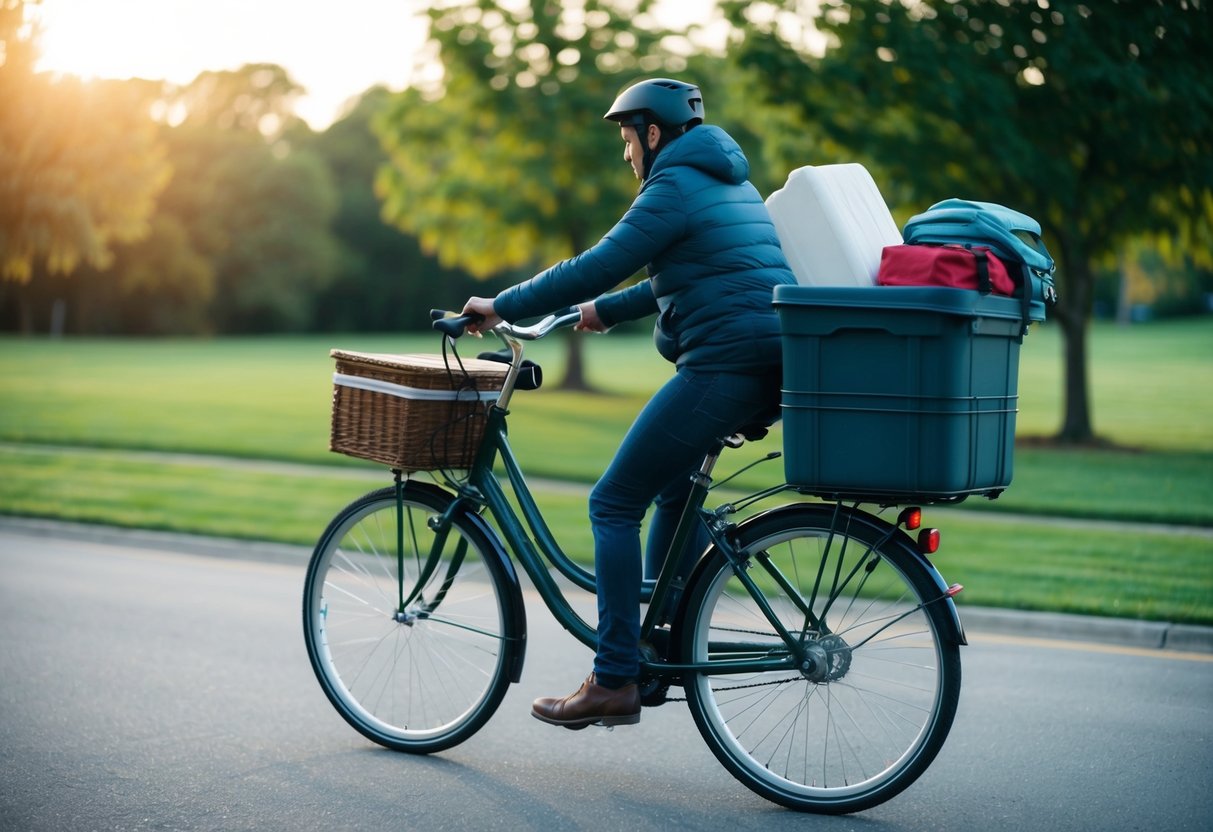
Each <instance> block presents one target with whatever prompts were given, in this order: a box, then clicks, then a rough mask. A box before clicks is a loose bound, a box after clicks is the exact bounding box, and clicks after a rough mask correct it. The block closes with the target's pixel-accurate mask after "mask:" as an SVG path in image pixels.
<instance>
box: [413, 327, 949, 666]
mask: <svg viewBox="0 0 1213 832" xmlns="http://www.w3.org/2000/svg"><path fill="white" fill-rule="evenodd" d="M568 322H570V317H569V316H565V317H564V318H559V317H558V316H551V317H549V318H548V319H546V320H545V321H543V322H541V323H540V324H537V325H535V326H534V327H531V328H517V327H510V326H508V325H506V326H504V327H500V328H499V330H500V329H505V330H506V331H505V332H504V333H502V332H500V331H499V332H498V335H499V336H500V337H501V339H502V340H503V341H504V342H505V343H506V345H507V346H508V347H509V348H510V350H511V354H512V360H511V362H510V369H509V371H508V372H507V375H506V379H505V381H504V383H503V386H502V392H501V395H500V397H499V398H498V400H497V402H496V403H495V404H494V405H491V406H490V407H489V409H488V412H487V416H486V426H485V431H484V437H483V439H482V440H481V444H480V447H479V449H478V451H477V453H476V456H475V460H474V462H473V464H472V466H471V469H470V470H469V472H468V476H467V479H466V481H463V482H455V481H448V485H449V486H451V487H452V488H454V489H455V491H456V492H457V494H458V496H457V498H456V500H455V501H454V502H453V503H452V505H451V506H450V507H449V508H448V510H447V512H446V514H445V515H444V517H442V518H439V519H438V521H437V525H435V527H434V530H435V531H436V532H438V534H437V535H436V536H435V540H434V544H433V545H434V548H433V551H432V552H431V557H430V560H431V562H433V563H436V562H437V560H438V558H439V556H440V555H441V550H442V547H443V546H444V545H445V541H446V535H445V527H446V526H447V525H449V518H450V517H451V516H453V515H454V513H455V512H457V511H461V510H466V511H470V512H472V513H479V512H480V511H481V510H482V509H487V510H488V512H489V513H490V514H491V515H492V517H493V519H494V520H495V521H496V523H497V526H498V529H499V530H500V533H501V536H502V538H503V539H504V542H505V548H506V549H507V552H512V553H513V556H514V557H515V558H517V560H518V561H519V562H520V563H521V564H522V567H523V569H524V570H525V571H526V573H527V575H528V576H529V577H530V579H531V581H532V582H533V584H534V586H535V588H536V589H537V591H538V592H539V595H540V597H541V598H542V599H543V601H544V604H545V605H546V606H547V608H548V610H549V611H550V612H551V613H552V615H553V616H555V618H556V620H557V621H558V622H559V623H560V624H561V625H562V626H563V627H564V628H565V629H566V630H568V631H569V632H570V633H571V634H572V635H573V636H574V637H575V638H576V639H577V640H578V641H580V642H581V643H582V644H585V645H586V646H587V647H589V648H590V649H595V648H596V647H597V642H598V635H597V631H596V629H595V628H594V627H592V626H590V625H589V624H588V623H587V622H586V621H585V620H584V619H583V618H582V617H581V616H580V615H578V613H577V612H576V610H574V609H573V607H572V605H571V604H570V603H569V601H568V599H567V598H566V597H565V595H564V592H563V591H562V590H561V588H560V587H559V586H558V585H557V583H556V580H555V579H554V578H553V577H552V575H551V574H550V573H549V571H548V569H547V564H550V565H551V566H553V567H555V569H556V570H557V571H558V572H559V573H560V574H561V575H563V576H564V577H565V578H567V579H568V580H569V581H570V582H571V583H573V584H574V585H575V586H577V587H579V588H580V589H582V590H585V591H588V592H593V591H595V588H596V585H595V578H594V575H593V574H592V573H591V572H589V571H588V570H586V569H584V568H583V567H581V566H579V565H578V564H576V563H575V562H573V560H572V559H571V558H569V557H568V555H567V554H565V552H564V551H563V549H562V548H561V547H560V544H559V543H558V541H557V540H556V539H555V536H554V535H553V534H552V532H551V529H550V528H549V527H548V525H547V523H546V521H545V520H544V518H543V515H542V512H541V511H540V509H539V507H538V505H537V504H536V502H535V499H534V497H533V495H532V493H531V491H530V489H529V487H528V486H527V483H526V479H525V476H524V475H523V472H522V468H521V466H520V464H519V462H518V459H517V457H516V456H515V454H514V451H513V449H512V448H511V446H510V442H509V438H508V433H507V429H506V418H507V416H508V415H509V410H508V407H509V402H510V399H511V397H512V394H513V392H514V387H515V382H516V381H517V377H518V373H519V368H520V366H521V359H522V344H521V342H520V338H525V339H526V340H530V339H531V338H536V337H541V335H542V334H546V333H547V332H548V331H551V329H554V328H556V327H557V326H560V325H561V324H562V323H568ZM537 332H538V334H536V333H537ZM449 337H453V336H449ZM730 444H732V445H734V446H737V445H740V441H738V442H736V443H733V442H730V441H727V440H725V439H722V440H721V441H720V442H718V443H717V445H716V447H714V448H713V449H712V450H711V451H710V452H709V453H708V454H707V455H706V456H705V458H704V462H703V464H702V466H701V467H700V469H699V470H698V471H697V472H696V473H695V474H694V475H693V477H692V489H691V492H690V496H689V498H688V500H687V503H686V505H685V506H684V507H683V512H682V515H681V517H680V519H679V522H678V525H677V528H676V531H675V534H674V538H673V540H672V542H671V546H670V549H669V551H668V552H667V554H666V557H665V561H664V565H663V567H662V570H661V573H660V575H659V576H658V577H657V578H656V580H655V581H654V582H652V583H650V582H649V581H646V582H645V585H644V587H643V588H642V592H641V600H642V602H644V601H647V602H648V604H649V607H648V611H647V613H646V615H645V617H644V619H643V621H642V624H641V629H640V638H641V642H642V643H645V642H651V640H652V638H653V635H654V633H655V632H656V631H657V629H658V628H660V627H661V626H662V625H665V624H670V623H672V622H674V621H675V620H677V618H678V615H679V609H678V602H679V601H680V599H681V597H682V595H683V591H684V590H685V589H686V587H687V586H688V585H689V582H690V579H691V577H692V573H693V570H694V567H695V566H696V564H697V562H698V560H699V556H700V555H702V554H703V553H702V552H690V551H687V547H686V544H687V541H688V540H689V539H690V538H691V534H692V531H693V530H694V529H695V527H696V524H702V525H703V526H704V527H705V528H706V530H707V534H708V537H709V540H710V541H711V544H712V545H714V546H715V547H716V548H718V549H719V550H721V551H722V552H723V553H724V554H725V556H726V557H727V558H728V559H729V561H730V562H731V563H733V564H734V572H735V574H736V576H737V578H738V580H739V581H740V583H741V584H742V585H743V586H744V587H745V588H746V590H747V591H748V593H749V594H750V595H751V596H752V598H753V600H754V602H755V603H756V604H757V606H758V608H759V609H760V610H761V611H762V613H763V615H764V617H766V618H767V619H768V621H769V622H770V624H771V626H772V627H773V628H774V629H775V631H776V632H777V633H778V634H779V636H780V638H781V639H782V640H783V642H784V644H785V645H786V647H787V652H786V654H782V655H777V656H772V654H771V652H770V649H769V648H770V645H769V644H768V645H765V646H764V647H763V649H762V650H761V651H760V655H759V654H758V653H756V651H754V650H753V648H752V646H751V645H747V644H745V643H737V644H733V645H730V646H731V648H732V650H733V651H735V652H736V653H737V654H738V655H739V656H742V657H744V658H738V659H736V660H725V661H721V660H719V659H717V660H714V661H712V662H711V664H710V668H709V665H708V664H706V663H689V664H688V663H682V662H672V661H667V660H665V659H666V657H657V658H658V659H660V660H658V661H650V660H648V659H647V657H643V656H642V661H641V668H642V672H644V673H646V674H648V675H649V676H656V677H659V678H662V677H664V678H669V677H677V676H678V675H679V674H682V673H685V672H694V671H704V670H708V669H710V670H711V672H712V673H713V674H721V673H747V672H749V673H753V672H767V671H771V670H784V669H786V670H800V671H803V670H806V668H808V667H810V666H811V665H812V664H813V659H812V657H810V656H808V655H806V654H805V651H804V648H803V645H804V635H803V632H802V633H801V635H797V634H794V633H792V632H789V631H788V630H787V629H786V628H785V627H784V626H783V624H782V623H781V622H780V620H779V616H778V615H777V614H776V613H775V612H774V611H773V610H772V609H771V608H770V607H769V605H768V603H767V601H766V598H765V596H764V593H763V592H762V590H761V589H759V588H758V586H757V585H756V583H755V582H754V579H753V578H752V577H751V576H750V575H749V574H748V572H747V570H746V569H745V568H743V563H744V562H745V561H746V559H747V556H746V555H745V554H743V553H741V552H739V551H738V550H737V548H736V547H735V546H734V545H733V542H732V540H731V539H730V538H731V534H730V532H731V530H733V529H735V528H736V524H734V523H732V522H731V521H730V520H729V519H728V515H731V514H733V513H735V512H736V511H737V510H738V508H739V507H746V506H749V505H752V504H754V503H756V502H758V501H760V500H762V499H765V498H767V497H770V496H772V495H774V494H778V493H781V492H783V491H785V490H787V489H788V488H789V486H787V485H786V484H781V485H779V486H777V487H774V488H770V489H766V490H764V491H760V492H757V493H755V494H751V495H749V496H747V497H745V498H743V499H741V500H740V501H738V502H737V503H729V504H726V505H723V506H721V507H720V508H718V509H716V510H708V509H705V508H704V504H705V501H706V498H707V494H708V491H709V489H710V486H711V482H712V479H711V474H712V471H713V468H714V466H715V464H716V461H717V459H718V457H719V455H720V453H721V452H722V451H723V448H724V447H726V445H730ZM498 462H500V464H501V467H502V468H503V469H504V472H505V480H506V481H508V482H509V484H510V488H511V491H512V492H513V495H514V498H515V500H516V501H517V503H518V507H519V511H520V512H521V516H519V512H516V511H515V510H514V508H513V506H511V505H510V502H509V500H508V497H507V495H506V492H505V490H504V488H503V484H502V480H501V479H500V478H499V477H498V475H497V474H496V473H495V471H494V467H495V465H496V464H497V463H498ZM837 508H839V509H840V508H841V504H838V505H837ZM528 532H529V534H528ZM896 532H897V527H896V526H892V525H890V526H889V528H888V535H889V536H891V535H893V534H895V533H896ZM401 534H403V531H401ZM532 539H533V540H534V543H532ZM875 548H876V547H873V549H875ZM675 553H678V554H677V556H676V555H675ZM869 554H870V552H869ZM507 556H508V555H507ZM460 559H461V558H458V557H457V558H456V559H455V561H456V564H457V563H458V561H459V560H460ZM754 561H755V562H756V563H757V564H758V566H759V567H760V568H761V569H762V571H763V572H764V573H765V574H767V575H768V576H769V577H770V578H771V579H772V580H773V581H775V582H776V583H777V584H780V585H782V586H785V587H786V586H787V585H788V584H787V579H786V577H785V576H783V575H782V574H780V573H779V571H778V570H777V569H775V568H774V567H773V566H772V565H771V564H770V563H769V562H767V560H766V559H764V558H762V557H757V558H755V559H754ZM923 561H924V562H926V561H925V558H923ZM926 565H927V566H928V567H929V568H930V570H931V571H932V572H933V573H934V574H935V575H936V576H937V583H938V585H939V587H940V591H941V592H940V600H944V601H946V603H947V604H948V605H949V606H951V598H950V597H948V596H947V595H946V594H945V592H946V589H947V587H946V585H945V584H943V581H942V578H941V577H938V572H936V571H935V570H934V567H932V566H930V564H929V562H926ZM431 568H432V567H431ZM455 568H457V567H455ZM851 577H853V576H851ZM847 580H848V581H849V580H850V577H848V579H847ZM811 603H812V601H810V604H809V605H803V606H802V607H801V610H800V611H801V612H802V613H803V614H804V624H803V627H802V628H801V629H802V630H803V631H806V632H807V631H817V630H819V629H820V627H821V625H820V623H819V622H818V619H817V617H816V616H815V615H814V614H813V612H812V608H811ZM952 617H953V618H954V619H955V620H956V623H957V630H956V631H957V633H958V634H959V633H961V632H962V631H960V629H959V620H958V618H956V616H955V608H954V607H952ZM958 641H960V643H963V635H959V638H958Z"/></svg>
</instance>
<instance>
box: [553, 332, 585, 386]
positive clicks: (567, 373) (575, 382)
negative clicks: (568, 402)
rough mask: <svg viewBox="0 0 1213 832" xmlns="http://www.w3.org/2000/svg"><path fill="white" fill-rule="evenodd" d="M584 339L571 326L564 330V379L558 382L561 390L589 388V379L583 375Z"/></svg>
mask: <svg viewBox="0 0 1213 832" xmlns="http://www.w3.org/2000/svg"><path fill="white" fill-rule="evenodd" d="M584 344H585V339H584V338H582V337H581V333H579V332H575V331H573V330H572V329H571V328H570V329H568V330H567V331H566V332H565V345H566V350H565V358H566V361H565V369H564V380H563V381H561V382H560V389H561V390H578V391H588V390H590V389H591V388H590V383H589V380H588V379H587V378H586V375H585V350H584V349H583V346H584Z"/></svg>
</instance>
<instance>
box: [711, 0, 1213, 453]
mask: <svg viewBox="0 0 1213 832" xmlns="http://www.w3.org/2000/svg"><path fill="white" fill-rule="evenodd" d="M724 5H725V7H726V9H727V11H728V12H729V14H730V16H731V18H732V20H733V21H734V22H735V23H736V24H738V26H737V28H736V30H735V40H736V43H735V49H734V51H733V57H734V58H735V59H736V60H737V61H739V62H740V63H741V64H742V65H743V66H745V67H746V68H747V69H748V70H751V71H757V72H759V73H760V74H761V76H762V77H763V78H764V81H765V83H764V84H763V86H762V94H763V96H764V97H765V98H766V100H768V101H770V102H778V103H780V104H786V102H789V101H794V102H798V103H799V105H800V107H801V111H802V114H803V117H804V119H805V121H806V123H808V124H812V125H814V129H812V130H811V131H809V130H806V135H817V136H820V137H825V138H828V139H830V140H832V141H835V142H837V143H838V144H839V145H841V146H843V147H848V148H851V149H852V150H853V151H854V152H856V153H859V154H860V155H862V156H863V157H865V158H866V159H867V160H870V162H871V163H872V164H873V165H874V166H875V167H877V168H879V169H880V170H881V171H882V173H883V177H884V178H887V180H888V181H890V182H891V183H892V192H893V193H894V194H896V196H897V198H903V195H906V196H910V197H911V198H912V199H913V201H914V202H915V203H917V206H916V207H917V209H918V210H921V209H922V208H925V207H926V204H929V203H930V202H934V201H936V200H937V199H940V198H943V197H947V196H963V197H970V198H979V199H985V200H987V201H991V202H1001V203H1004V204H1007V205H1009V206H1011V207H1014V208H1017V209H1019V210H1022V211H1024V212H1025V213H1028V214H1030V215H1032V216H1034V217H1035V218H1036V219H1038V220H1039V221H1040V222H1041V224H1042V226H1043V227H1044V229H1045V232H1046V240H1047V241H1048V243H1049V246H1050V249H1051V251H1052V252H1053V254H1054V255H1055V256H1056V258H1057V260H1058V263H1059V267H1058V290H1059V293H1060V295H1061V303H1060V305H1059V307H1058V308H1057V309H1056V310H1055V313H1054V317H1056V318H1057V320H1058V321H1059V322H1060V324H1061V327H1062V330H1063V333H1064V339H1063V340H1064V345H1065V346H1064V350H1065V358H1064V360H1065V413H1064V417H1063V423H1062V425H1061V429H1060V433H1059V438H1060V439H1061V440H1063V441H1067V442H1088V441H1091V440H1092V439H1093V438H1094V431H1093V429H1092V421H1091V408H1090V401H1089V396H1088V384H1087V347H1086V334H1087V324H1088V320H1089V316H1090V312H1091V303H1092V296H1093V285H1094V274H1095V272H1096V268H1097V266H1098V265H1099V264H1100V263H1103V262H1108V261H1111V260H1114V258H1115V256H1116V255H1117V254H1118V253H1119V252H1120V251H1121V249H1122V248H1123V247H1124V246H1125V245H1126V244H1127V243H1128V242H1129V241H1130V240H1132V239H1133V238H1134V237H1136V236H1139V235H1142V234H1155V235H1157V234H1165V235H1167V236H1172V237H1175V236H1183V235H1187V237H1188V239H1207V238H1208V233H1207V229H1208V226H1209V221H1210V217H1211V216H1213V85H1210V84H1209V80H1208V79H1209V78H1210V77H1213V57H1211V53H1210V51H1209V49H1208V44H1209V42H1210V35H1211V34H1213V31H1211V30H1210V12H1209V8H1208V4H1207V3H1203V2H1200V0H1107V1H1106V2H1100V3H1091V2H1086V3H1084V2H1079V1H1078V0H919V1H918V2H913V3H910V2H894V1H893V0H854V1H853V2H841V1H840V0H834V1H833V2H829V3H827V4H825V6H826V8H825V11H824V13H823V15H822V17H821V19H820V21H819V28H820V29H821V31H822V32H823V33H824V34H825V35H826V38H827V41H828V48H827V49H826V51H825V52H824V54H823V55H821V56H819V57H815V56H812V55H810V54H808V53H807V52H806V51H805V50H804V49H803V47H802V46H801V45H799V44H791V43H788V42H787V41H786V40H784V39H781V38H780V37H779V34H778V31H777V30H776V22H774V21H777V15H776V16H770V15H768V18H767V19H768V20H770V21H772V22H766V23H763V22H761V19H762V18H761V16H760V14H759V12H760V10H759V9H758V8H757V7H759V6H765V7H767V9H766V10H767V11H768V12H769V11H770V9H771V7H773V6H776V7H778V9H780V10H782V11H783V12H785V13H788V12H790V11H792V10H794V8H795V7H796V6H798V5H799V4H798V3H796V2H793V0H786V2H782V3H779V4H770V3H768V4H745V3H727V4H724ZM743 22H744V26H743V25H742V24H743ZM822 161H825V160H822ZM1202 229H1203V230H1202Z"/></svg>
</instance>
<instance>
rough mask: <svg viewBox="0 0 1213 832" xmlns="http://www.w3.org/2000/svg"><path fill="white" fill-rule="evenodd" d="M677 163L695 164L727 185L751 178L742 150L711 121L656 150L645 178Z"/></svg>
mask: <svg viewBox="0 0 1213 832" xmlns="http://www.w3.org/2000/svg"><path fill="white" fill-rule="evenodd" d="M679 165H681V166H685V167H692V168H696V169H698V170H701V171H703V172H704V173H706V174H708V175H709V176H712V177H715V178H716V179H719V180H720V181H722V182H725V183H727V184H730V185H740V184H741V183H742V182H745V181H746V180H747V179H749V178H750V163H749V161H748V160H747V159H746V157H745V153H743V152H742V150H741V147H740V146H738V144H737V142H735V141H733V138H732V137H731V136H730V135H729V134H728V133H726V132H724V131H723V130H721V129H720V128H719V127H717V126H716V125H714V124H701V125H699V126H698V127H695V128H693V129H691V130H690V131H688V132H687V133H685V134H683V135H681V136H679V137H678V138H677V139H675V140H674V141H672V142H670V143H669V144H668V145H666V146H665V147H664V148H663V149H662V150H661V152H660V153H658V154H657V159H656V160H655V161H654V162H653V170H652V171H651V172H650V173H649V177H648V179H652V178H653V177H654V176H656V175H657V174H658V173H660V172H661V171H663V170H665V169H667V168H671V167H674V166H679ZM647 181H648V180H646V182H647Z"/></svg>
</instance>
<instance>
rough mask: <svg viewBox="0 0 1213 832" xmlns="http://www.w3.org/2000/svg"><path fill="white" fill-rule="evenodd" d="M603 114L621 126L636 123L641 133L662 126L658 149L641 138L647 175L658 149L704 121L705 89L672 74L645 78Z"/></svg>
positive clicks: (645, 174) (623, 93) (620, 96)
mask: <svg viewBox="0 0 1213 832" xmlns="http://www.w3.org/2000/svg"><path fill="white" fill-rule="evenodd" d="M603 118H604V119H607V120H608V121H614V122H618V123H619V124H620V126H627V127H634V128H636V132H637V133H640V134H641V135H644V134H645V133H646V132H647V130H648V126H649V125H650V124H656V125H657V126H658V127H659V128H661V142H660V144H658V146H657V148H656V150H654V149H652V148H650V147H649V144H648V142H646V141H643V140H642V141H641V147H643V148H644V160H643V161H644V176H645V178H647V177H648V175H649V170H650V169H651V168H652V167H653V159H654V158H655V157H656V155H657V151H659V150H661V148H662V147H665V145H666V144H668V143H669V142H671V141H673V140H674V139H675V138H677V137H678V136H681V135H682V134H683V133H685V132H686V131H687V130H690V129H691V128H692V127H694V126H695V125H697V124H702V123H703V93H701V92H700V91H699V87H697V86H695V85H694V84H688V83H686V82H684V81H675V80H673V79H672V78H654V79H653V80H651V81H641V82H640V83H638V84H633V85H632V86H630V87H628V88H627V89H626V90H624V91H623V92H621V93H620V94H619V97H618V98H616V99H615V103H614V104H612V105H611V109H609V110H607V112H606V115H604V116H603Z"/></svg>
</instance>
